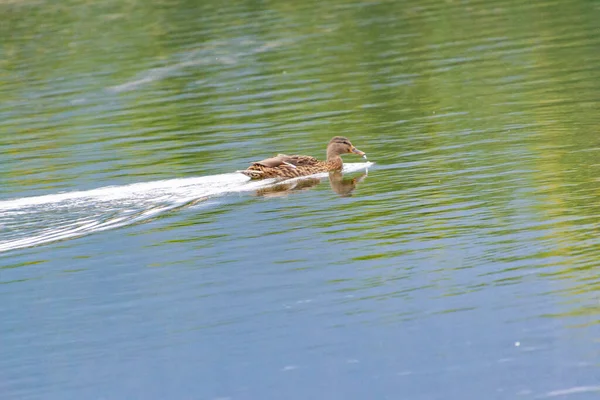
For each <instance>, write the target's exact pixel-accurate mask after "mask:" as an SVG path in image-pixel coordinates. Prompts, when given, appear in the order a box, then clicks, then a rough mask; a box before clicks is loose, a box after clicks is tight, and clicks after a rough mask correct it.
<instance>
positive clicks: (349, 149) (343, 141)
mask: <svg viewBox="0 0 600 400" xmlns="http://www.w3.org/2000/svg"><path fill="white" fill-rule="evenodd" d="M347 153H354V154H358V155H359V156H361V157H362V158H364V159H367V155H366V154H365V152H364V151H360V150H359V149H357V148H356V147H354V146H353V145H352V143H350V141H349V140H348V139H347V138H345V137H343V136H335V137H334V138H333V139H331V140H330V141H329V144H328V145H327V159H331V158H332V157H335V156H341V155H343V154H347Z"/></svg>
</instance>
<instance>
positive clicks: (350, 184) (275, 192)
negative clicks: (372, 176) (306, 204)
mask: <svg viewBox="0 0 600 400" xmlns="http://www.w3.org/2000/svg"><path fill="white" fill-rule="evenodd" d="M367 176H368V174H367V173H366V172H364V173H362V174H361V175H360V176H354V177H352V178H344V174H343V173H341V172H339V171H335V172H330V173H329V186H331V189H332V190H333V191H334V192H335V193H337V194H339V195H340V196H342V197H349V196H352V192H353V191H354V190H355V189H356V186H357V185H358V184H359V183H361V182H362V181H364V180H365V179H366V177H367ZM321 181H322V179H321V178H306V179H294V180H292V181H289V182H288V181H284V182H280V183H276V184H275V185H273V186H269V187H266V188H263V189H259V190H257V191H256V195H257V196H264V197H282V196H287V195H289V194H290V193H293V192H298V191H301V190H309V189H312V188H314V187H315V186H317V185H318V184H319V183H321Z"/></svg>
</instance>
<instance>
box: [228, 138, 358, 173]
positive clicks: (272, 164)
mask: <svg viewBox="0 0 600 400" xmlns="http://www.w3.org/2000/svg"><path fill="white" fill-rule="evenodd" d="M347 153H355V154H358V155H359V156H362V157H363V158H365V159H366V158H367V156H366V155H365V153H364V152H363V151H360V150H358V149H357V148H356V147H354V146H353V145H352V143H350V141H349V140H348V139H347V138H345V137H343V136H335V137H334V138H333V139H331V140H330V141H329V144H328V145H327V161H319V160H317V159H316V158H315V157H311V156H300V155H293V156H288V155H285V154H278V155H277V156H275V157H271V158H266V159H264V160H261V161H257V162H253V163H252V165H250V166H249V167H248V168H247V169H245V170H243V171H239V172H241V173H242V174H244V175H246V176H249V177H250V178H252V179H264V178H295V177H298V176H305V175H312V174H318V173H320V172H328V171H341V170H342V167H343V166H344V163H343V162H342V157H340V156H341V155H342V154H347Z"/></svg>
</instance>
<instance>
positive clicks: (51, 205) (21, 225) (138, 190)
mask: <svg viewBox="0 0 600 400" xmlns="http://www.w3.org/2000/svg"><path fill="white" fill-rule="evenodd" d="M370 165H372V163H350V164H346V165H345V166H344V172H354V171H359V170H362V169H366V168H368V167H369V166H370ZM325 176H327V174H317V175H313V177H320V178H322V177H325ZM274 183H275V180H274V179H266V180H259V181H251V180H250V179H249V178H248V177H246V176H245V175H242V174H239V173H232V174H221V175H211V176H205V177H198V178H184V179H170V180H163V181H155V182H144V183H134V184H131V185H125V186H107V187H103V188H99V189H93V190H86V191H77V192H67V193H59V194H51V195H45V196H36V197H24V198H20V199H13V200H5V201H0V235H1V236H0V252H4V251H9V250H15V249H19V248H24V247H30V246H36V245H40V244H44V243H49V242H55V241H59V240H65V239H69V238H74V237H79V236H83V235H87V234H90V233H93V232H100V231H104V230H107V229H113V228H118V227H122V226H127V225H131V224H134V223H137V222H141V221H144V220H148V219H150V218H152V217H155V216H157V215H160V214H163V213H165V212H168V211H169V210H172V209H174V208H177V207H181V206H183V205H186V204H189V203H192V202H197V201H201V200H205V199H208V198H212V197H216V196H222V195H226V194H229V193H236V192H252V191H255V190H257V189H261V188H264V187H268V186H271V185H273V184H274Z"/></svg>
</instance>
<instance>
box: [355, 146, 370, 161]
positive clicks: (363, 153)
mask: <svg viewBox="0 0 600 400" xmlns="http://www.w3.org/2000/svg"><path fill="white" fill-rule="evenodd" d="M352 152H353V153H354V154H358V155H359V156H361V157H362V158H364V159H365V160H366V159H367V155H366V154H365V152H364V151H360V150H359V149H357V148H356V147H353V148H352Z"/></svg>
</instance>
